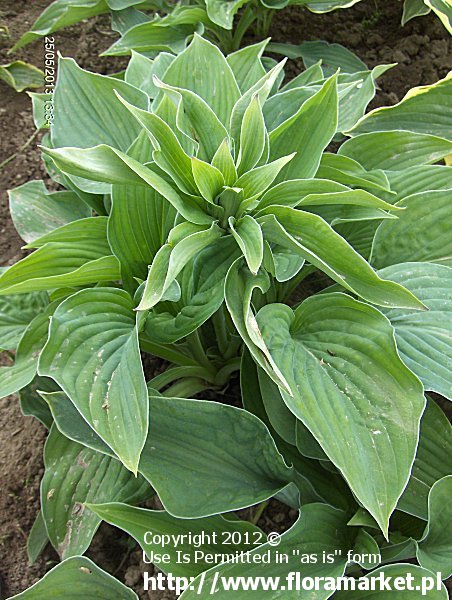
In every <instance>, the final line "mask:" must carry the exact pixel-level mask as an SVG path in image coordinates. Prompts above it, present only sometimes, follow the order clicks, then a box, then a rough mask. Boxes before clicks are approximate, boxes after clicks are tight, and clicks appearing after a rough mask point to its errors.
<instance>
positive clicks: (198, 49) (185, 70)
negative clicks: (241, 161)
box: [164, 34, 240, 126]
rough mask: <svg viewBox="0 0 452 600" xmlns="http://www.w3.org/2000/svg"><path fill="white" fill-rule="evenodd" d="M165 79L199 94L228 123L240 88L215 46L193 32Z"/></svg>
mask: <svg viewBox="0 0 452 600" xmlns="http://www.w3.org/2000/svg"><path fill="white" fill-rule="evenodd" d="M164 82H165V83H167V84H169V85H173V86H177V87H180V88H185V89H188V90H191V91H192V92H195V93H196V94H198V96H200V97H201V98H202V99H203V100H205V102H206V103H207V104H208V105H209V106H210V108H211V109H212V110H213V111H214V113H215V114H216V115H217V117H218V118H219V120H220V121H221V123H223V125H225V126H228V124H229V119H230V117H231V113H232V108H233V106H234V104H235V103H236V102H237V100H238V99H239V97H240V91H239V88H238V85H237V82H236V81H235V78H234V74H233V72H232V70H231V67H230V66H229V64H228V63H227V61H226V59H225V58H224V56H223V55H222V54H221V52H220V50H218V48H217V47H216V46H214V45H213V44H211V43H210V42H208V41H207V40H205V39H204V38H202V37H200V36H199V35H197V34H195V36H194V38H193V41H192V43H191V44H190V45H189V46H188V48H187V49H186V50H185V51H184V52H181V53H180V54H179V55H178V56H177V58H176V59H175V60H174V61H173V63H172V64H171V65H170V67H169V68H168V70H167V72H166V73H165V76H164ZM220 90H221V92H220Z"/></svg>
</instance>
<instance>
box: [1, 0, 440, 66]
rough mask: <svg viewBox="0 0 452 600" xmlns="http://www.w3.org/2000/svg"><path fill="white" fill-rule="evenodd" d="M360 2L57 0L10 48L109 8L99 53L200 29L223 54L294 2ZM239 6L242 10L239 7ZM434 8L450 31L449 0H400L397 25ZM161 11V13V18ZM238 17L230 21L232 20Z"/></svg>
mask: <svg viewBox="0 0 452 600" xmlns="http://www.w3.org/2000/svg"><path fill="white" fill-rule="evenodd" d="M360 1H361V0H188V1H186V0H184V1H182V2H177V3H172V2H167V1H166V0H146V1H143V0H56V1H55V2H53V3H52V4H51V5H50V6H49V7H48V8H47V9H46V10H45V11H44V12H43V13H42V14H41V16H40V17H39V18H38V19H37V21H36V22H35V23H34V25H33V26H32V28H31V30H30V31H28V32H27V33H25V34H24V35H23V36H22V37H21V38H20V40H19V41H18V42H17V43H16V44H15V46H14V47H13V50H16V49H18V48H21V47H23V46H25V45H26V44H28V43H30V42H32V41H34V40H36V39H38V38H40V37H42V36H44V35H49V34H51V33H54V32H55V31H57V30H59V29H61V28H62V27H67V26H68V25H73V24H74V23H77V22H79V21H81V20H83V19H87V18H89V17H92V16H95V15H99V14H102V13H108V12H110V13H111V15H112V27H113V29H114V30H115V31H117V32H118V33H120V34H121V39H120V40H118V41H117V42H115V43H114V44H113V45H112V46H111V48H109V49H108V50H107V51H106V52H104V54H106V55H122V54H130V51H131V50H135V51H138V52H150V53H154V54H155V52H160V51H170V52H180V51H181V50H182V49H183V48H184V47H185V46H186V44H187V41H188V40H190V39H191V37H192V35H193V33H194V32H198V33H204V34H205V36H206V37H207V38H209V39H210V40H212V41H214V42H215V43H217V44H219V45H220V47H221V48H222V49H223V50H224V51H225V52H231V51H233V50H237V49H238V48H239V46H240V43H241V40H242V38H243V35H244V34H245V33H246V32H247V31H248V29H250V28H254V29H255V31H256V33H257V34H258V36H259V37H265V36H266V35H267V34H268V30H269V27H270V24H271V21H272V18H273V15H274V14H275V11H276V10H281V9H283V8H285V7H287V6H289V5H298V6H302V7H305V8H307V9H309V10H310V11H312V12H315V13H326V12H330V11H332V10H337V9H341V8H349V7H350V6H353V5H355V4H357V3H358V2H360ZM241 9H243V10H241ZM431 10H433V11H434V12H435V13H436V14H437V15H438V17H439V18H440V19H441V21H442V23H443V24H444V26H445V27H446V28H447V30H448V31H449V33H452V5H451V4H450V1H449V0H405V2H404V9H403V17H402V24H405V23H406V22H407V21H409V20H410V19H412V18H414V17H417V16H419V15H425V14H428V13H429V12H430V11H431ZM162 15H163V16H162ZM236 17H237V21H236V24H235V27H233V25H234V19H235V18H236Z"/></svg>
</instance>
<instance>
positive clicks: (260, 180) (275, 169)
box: [234, 152, 295, 203]
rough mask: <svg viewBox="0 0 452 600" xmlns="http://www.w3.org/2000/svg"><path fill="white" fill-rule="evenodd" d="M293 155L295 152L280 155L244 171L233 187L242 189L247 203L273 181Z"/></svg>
mask: <svg viewBox="0 0 452 600" xmlns="http://www.w3.org/2000/svg"><path fill="white" fill-rule="evenodd" d="M294 156H295V152H294V153H292V154H289V155H287V156H281V157H280V158H277V159H276V160H274V161H272V162H269V163H267V164H266V165H262V166H261V167H256V168H255V169H252V170H251V171H248V172H247V173H244V174H243V175H242V176H241V177H239V178H238V179H237V181H236V182H235V185H234V187H235V188H239V189H240V188H241V189H243V195H244V198H245V200H246V201H247V202H248V203H252V201H253V200H255V199H256V198H258V197H259V196H260V195H261V194H263V193H264V192H265V190H266V189H267V188H269V187H270V186H271V184H272V183H273V182H274V181H275V179H276V178H277V177H278V175H280V174H281V172H282V171H283V170H284V167H285V166H286V165H287V163H290V162H291V161H292V160H293V159H294Z"/></svg>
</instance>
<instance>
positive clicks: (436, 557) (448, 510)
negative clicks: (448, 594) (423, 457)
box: [417, 475, 452, 579]
mask: <svg viewBox="0 0 452 600" xmlns="http://www.w3.org/2000/svg"><path fill="white" fill-rule="evenodd" d="M451 495H452V475H449V476H448V477H443V478H442V479H440V480H439V481H437V482H436V483H435V484H434V485H433V486H432V489H431V490H430V494H429V496H428V524H427V529H426V531H425V535H424V537H423V538H422V540H421V541H420V542H419V544H418V551H417V558H418V561H419V564H420V565H422V566H423V567H424V568H425V569H429V570H430V571H432V572H437V571H441V578H442V579H447V578H448V577H450V575H451V573H452V548H451V544H450V540H451V537H452V531H451V526H452V504H451V502H450V498H451Z"/></svg>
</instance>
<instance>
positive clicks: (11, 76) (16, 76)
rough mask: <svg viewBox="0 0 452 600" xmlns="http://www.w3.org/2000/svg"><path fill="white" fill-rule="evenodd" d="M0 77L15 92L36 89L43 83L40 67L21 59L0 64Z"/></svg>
mask: <svg viewBox="0 0 452 600" xmlns="http://www.w3.org/2000/svg"><path fill="white" fill-rule="evenodd" d="M0 79H2V80H3V81H4V82H5V83H7V84H8V85H9V86H11V87H12V88H14V89H15V90H16V92H23V91H24V90H26V89H36V88H40V87H42V86H43V85H44V73H43V72H42V71H41V69H38V67H35V66H34V65H31V64H29V63H26V62H24V61H23V60H15V61H14V62H11V63H8V64H7V65H0Z"/></svg>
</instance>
